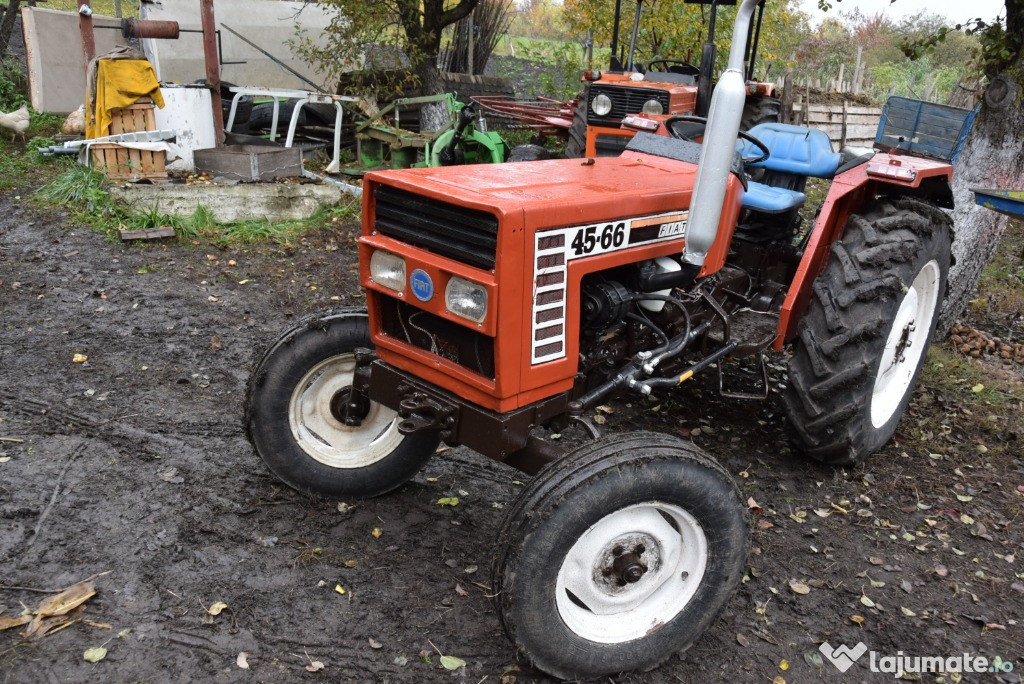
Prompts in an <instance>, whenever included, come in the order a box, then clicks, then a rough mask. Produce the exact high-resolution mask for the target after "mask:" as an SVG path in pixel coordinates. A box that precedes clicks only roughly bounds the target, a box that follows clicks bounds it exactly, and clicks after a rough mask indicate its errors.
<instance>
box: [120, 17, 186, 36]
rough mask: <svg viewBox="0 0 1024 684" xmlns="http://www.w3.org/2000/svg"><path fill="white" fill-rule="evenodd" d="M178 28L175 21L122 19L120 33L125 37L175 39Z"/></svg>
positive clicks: (178, 31)
mask: <svg viewBox="0 0 1024 684" xmlns="http://www.w3.org/2000/svg"><path fill="white" fill-rule="evenodd" d="M179 33H180V30H179V28H178V22H176V21H153V20H151V19H122V20H121V34H122V35H123V36H124V37H125V38H158V39H162V40H177V39H178V35H179Z"/></svg>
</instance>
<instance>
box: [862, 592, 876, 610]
mask: <svg viewBox="0 0 1024 684" xmlns="http://www.w3.org/2000/svg"><path fill="white" fill-rule="evenodd" d="M860 602H861V603H863V604H864V605H865V606H867V607H868V608H874V607H875V602H874V601H872V600H871V599H870V598H868V597H867V595H866V594H861V596H860Z"/></svg>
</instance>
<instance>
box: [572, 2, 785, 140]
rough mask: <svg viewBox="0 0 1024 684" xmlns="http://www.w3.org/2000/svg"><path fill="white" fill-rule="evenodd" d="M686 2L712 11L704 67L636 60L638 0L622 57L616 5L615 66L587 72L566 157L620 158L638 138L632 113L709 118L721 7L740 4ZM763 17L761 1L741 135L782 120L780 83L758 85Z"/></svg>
mask: <svg viewBox="0 0 1024 684" xmlns="http://www.w3.org/2000/svg"><path fill="white" fill-rule="evenodd" d="M686 2H687V3H690V4H700V5H708V6H709V7H710V9H709V10H708V12H709V14H708V35H707V40H706V41H705V42H704V46H703V48H702V50H701V60H700V65H699V66H698V65H694V64H691V63H690V62H689V61H686V60H680V59H654V60H652V61H650V62H648V63H647V64H646V65H645V64H642V63H641V62H639V61H638V60H636V59H635V55H636V50H637V36H638V34H639V30H640V21H641V15H642V9H643V0H637V3H636V12H635V14H634V17H633V33H632V38H631V40H630V43H629V48H628V51H627V52H620V49H619V25H620V23H621V22H620V19H621V14H622V11H621V10H622V0H616V3H615V18H614V23H613V27H612V42H611V52H612V56H611V63H610V64H609V68H608V70H607V71H587V72H586V73H585V74H584V77H583V80H584V82H585V83H586V86H585V87H584V90H583V93H582V94H581V96H580V101H579V104H578V105H577V106H576V109H575V111H574V114H573V121H572V127H571V128H570V129H569V139H568V141H567V142H566V147H565V151H566V156H568V157H596V156H617V155H618V154H620V153H621V152H622V150H623V149H624V148H625V146H626V143H627V142H629V138H631V137H632V136H633V133H634V131H632V130H630V129H629V128H628V127H624V126H623V125H622V120H623V119H624V118H625V117H626V116H628V115H630V114H647V115H651V116H659V115H663V114H668V115H685V114H690V115H696V116H701V117H704V116H707V113H708V107H709V105H710V102H711V92H712V89H713V87H714V86H713V80H712V79H713V74H714V70H715V60H716V58H717V49H716V47H715V28H716V23H717V17H718V8H719V7H720V6H723V5H735V4H736V0H710V1H709V0H686ZM763 16H764V0H761V1H760V2H759V3H758V5H757V10H756V13H755V18H754V21H753V22H751V24H750V26H749V28H748V30H747V34H746V43H745V47H744V71H743V73H744V77H745V79H746V83H745V85H746V88H747V99H746V103H745V105H744V108H743V117H742V119H741V123H740V130H741V131H745V130H748V129H749V128H751V127H753V126H755V125H757V124H759V123H772V122H778V121H779V114H780V109H781V103H780V102H779V100H777V99H776V98H775V95H776V89H775V84H773V83H761V82H757V81H755V80H754V67H755V64H756V62H757V47H758V43H759V41H760V37H761V22H762V18H763Z"/></svg>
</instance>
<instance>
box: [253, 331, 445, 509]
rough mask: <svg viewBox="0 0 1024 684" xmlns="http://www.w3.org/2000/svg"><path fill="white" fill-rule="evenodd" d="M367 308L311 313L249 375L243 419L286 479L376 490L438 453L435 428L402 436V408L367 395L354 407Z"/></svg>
mask: <svg viewBox="0 0 1024 684" xmlns="http://www.w3.org/2000/svg"><path fill="white" fill-rule="evenodd" d="M360 347H364V348H370V347H371V344H370V331H369V325H368V323H367V317H366V314H365V313H362V312H359V313H337V314H328V315H313V316H309V317H307V318H305V319H303V320H302V321H300V322H299V324H298V325H297V326H295V327H294V328H292V329H291V330H289V331H288V332H286V333H285V334H284V335H282V336H281V337H280V338H279V339H278V340H277V342H276V343H274V344H273V345H272V346H271V347H270V349H268V350H267V352H266V353H265V354H264V355H263V357H262V358H261V359H260V361H259V363H258V364H257V365H256V368H255V369H254V370H253V372H252V375H251V376H250V378H249V385H248V389H247V391H246V400H245V422H246V429H247V433H248V436H249V441H250V442H252V445H253V447H254V448H255V449H256V452H257V453H258V454H259V455H260V457H261V458H262V459H263V461H264V462H265V463H266V464H267V466H268V467H269V468H270V470H271V471H273V473H274V474H275V475H277V477H279V478H280V479H281V480H282V481H284V482H285V483H286V484H288V485H290V486H291V487H294V488H295V489H298V490H299V491H303V492H318V493H321V494H326V495H330V496H356V497H369V496H377V495H378V494H383V493H385V492H388V491H390V490H392V489H394V488H395V487H398V486H400V485H402V484H403V483H405V482H406V481H407V480H409V478H411V477H412V476H413V475H415V474H416V472H417V471H418V470H419V469H420V468H421V467H422V466H423V464H424V463H426V462H427V460H428V459H429V458H430V457H431V455H433V453H434V451H435V450H436V449H437V444H438V442H439V441H440V440H439V438H438V436H437V433H429V432H428V433H418V434H415V435H409V436H406V435H403V434H401V433H400V432H399V431H398V414H397V413H395V412H394V411H392V410H391V409H389V408H387V407H386V406H382V405H381V404H378V403H377V402H375V401H369V400H368V399H367V400H365V401H363V402H359V407H358V409H357V410H356V411H355V413H353V412H352V410H351V409H350V408H348V405H349V403H350V402H349V399H350V393H351V392H352V382H353V378H354V374H355V368H356V362H355V350H356V349H357V348H360Z"/></svg>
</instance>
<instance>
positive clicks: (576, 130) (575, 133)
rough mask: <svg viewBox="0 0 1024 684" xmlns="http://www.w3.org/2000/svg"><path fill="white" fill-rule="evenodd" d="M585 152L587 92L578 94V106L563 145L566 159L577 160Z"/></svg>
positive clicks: (573, 113)
mask: <svg viewBox="0 0 1024 684" xmlns="http://www.w3.org/2000/svg"><path fill="white" fill-rule="evenodd" d="M586 152H587V91H586V90H584V91H583V92H582V93H580V101H579V104H577V105H576V109H574V110H573V112H572V126H571V127H570V128H569V139H568V140H567V141H566V143H565V156H566V158H567V159H578V158H580V157H582V156H584V155H585V154H586Z"/></svg>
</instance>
